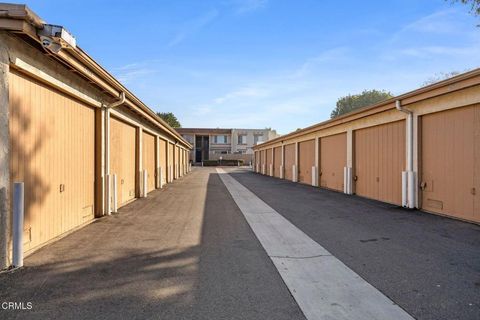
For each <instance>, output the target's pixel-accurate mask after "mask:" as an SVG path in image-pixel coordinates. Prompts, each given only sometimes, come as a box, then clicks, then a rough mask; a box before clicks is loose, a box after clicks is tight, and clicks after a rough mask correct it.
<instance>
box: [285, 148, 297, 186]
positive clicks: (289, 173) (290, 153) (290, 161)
mask: <svg viewBox="0 0 480 320" xmlns="http://www.w3.org/2000/svg"><path fill="white" fill-rule="evenodd" d="M284 148H285V159H284V160H285V168H284V169H285V179H287V180H292V179H293V165H294V164H295V144H294V143H292V144H287V145H285V147H284Z"/></svg>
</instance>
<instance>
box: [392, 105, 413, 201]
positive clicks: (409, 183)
mask: <svg viewBox="0 0 480 320" xmlns="http://www.w3.org/2000/svg"><path fill="white" fill-rule="evenodd" d="M395 108H396V109H397V110H398V111H400V112H403V113H406V114H407V119H406V125H407V128H406V139H407V141H406V145H407V168H406V171H402V206H403V207H405V208H409V209H413V208H415V172H414V171H413V111H412V110H410V109H408V108H405V107H403V106H402V102H401V100H397V101H395Z"/></svg>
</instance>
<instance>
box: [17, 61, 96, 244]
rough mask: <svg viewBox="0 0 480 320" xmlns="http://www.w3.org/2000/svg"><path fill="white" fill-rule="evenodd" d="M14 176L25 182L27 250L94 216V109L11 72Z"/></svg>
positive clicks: (25, 242)
mask: <svg viewBox="0 0 480 320" xmlns="http://www.w3.org/2000/svg"><path fill="white" fill-rule="evenodd" d="M9 90H10V92H9V95H10V97H9V99H10V139H11V157H10V168H11V181H12V182H17V181H23V182H24V183H25V224H24V244H25V245H24V250H25V251H28V250H30V249H33V248H35V247H37V246H39V245H42V244H44V243H45V242H47V241H48V240H51V239H53V238H55V237H57V236H59V235H61V234H63V233H65V232H67V231H69V230H71V229H73V228H75V227H77V226H79V225H82V224H83V223H85V222H87V221H89V220H91V219H93V217H94V208H93V206H94V179H95V173H94V170H95V149H94V148H95V111H94V109H92V108H89V107H88V106H86V105H84V104H83V103H81V102H79V101H77V100H75V99H73V98H71V97H69V96H67V95H64V94H62V93H60V92H58V91H56V90H55V89H53V88H51V87H49V86H47V85H44V84H42V83H40V82H37V81H35V80H33V79H31V78H29V77H27V76H25V75H22V74H20V73H17V72H15V71H13V70H12V71H11V72H10V74H9Z"/></svg>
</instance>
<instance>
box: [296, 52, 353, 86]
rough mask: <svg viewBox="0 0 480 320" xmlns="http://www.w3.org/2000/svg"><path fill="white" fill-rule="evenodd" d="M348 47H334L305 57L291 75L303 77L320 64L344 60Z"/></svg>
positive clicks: (346, 56)
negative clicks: (313, 55)
mask: <svg viewBox="0 0 480 320" xmlns="http://www.w3.org/2000/svg"><path fill="white" fill-rule="evenodd" d="M348 53H349V48H348V47H336V48H333V49H329V50H326V51H324V52H322V53H320V54H319V55H318V56H316V57H313V58H309V59H307V60H306V61H305V62H304V63H303V64H302V66H301V67H300V68H298V69H297V70H295V72H293V73H292V76H293V77H295V78H296V77H304V76H306V75H307V74H308V73H310V72H312V71H313V69H315V68H316V67H318V66H319V65H321V64H325V63H331V62H334V61H337V62H339V61H345V60H346V59H347V58H348Z"/></svg>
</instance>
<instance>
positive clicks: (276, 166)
mask: <svg viewBox="0 0 480 320" xmlns="http://www.w3.org/2000/svg"><path fill="white" fill-rule="evenodd" d="M273 160H274V161H273V176H274V177H277V178H280V169H281V168H280V166H281V165H282V147H276V148H274V155H273Z"/></svg>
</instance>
